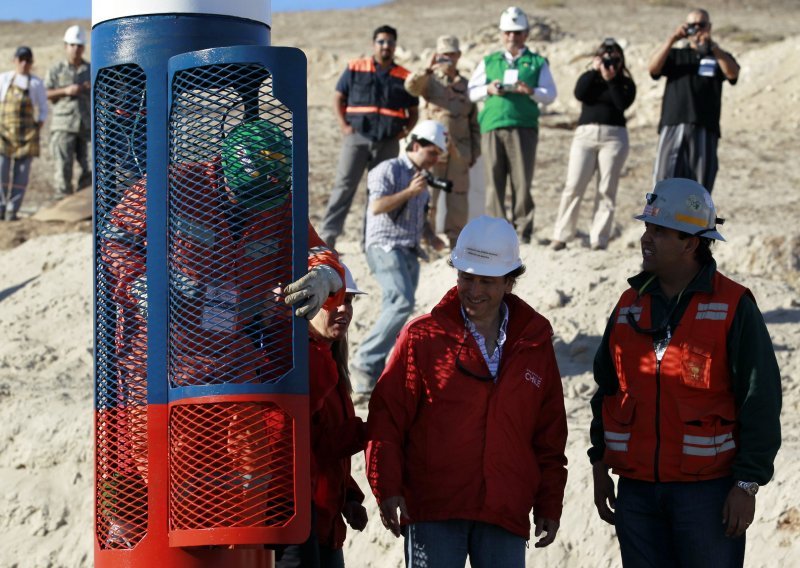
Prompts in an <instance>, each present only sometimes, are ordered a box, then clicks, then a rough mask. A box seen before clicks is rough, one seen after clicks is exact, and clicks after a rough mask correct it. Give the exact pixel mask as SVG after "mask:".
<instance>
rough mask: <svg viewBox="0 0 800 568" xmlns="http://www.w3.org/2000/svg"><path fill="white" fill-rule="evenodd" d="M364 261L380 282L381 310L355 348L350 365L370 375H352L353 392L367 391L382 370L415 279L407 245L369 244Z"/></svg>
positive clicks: (411, 306) (409, 303)
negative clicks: (364, 377)
mask: <svg viewBox="0 0 800 568" xmlns="http://www.w3.org/2000/svg"><path fill="white" fill-rule="evenodd" d="M367 264H369V269H370V272H372V274H373V276H375V279H376V280H377V281H378V284H380V286H381V290H382V294H381V313H380V315H379V316H378V319H377V321H376V322H375V325H373V326H372V329H371V330H370V332H369V334H367V336H366V337H365V338H364V341H363V342H362V343H361V345H360V346H359V348H358V351H357V352H356V354H355V357H354V360H353V366H354V367H355V368H357V369H358V370H360V371H361V372H363V373H364V374H366V375H368V376H369V377H370V384H363V382H364V381H363V380H359V379H360V378H359V373H356V374H355V375H354V377H353V378H354V385H353V388H354V389H355V391H356V392H361V393H365V392H371V391H372V387H373V386H375V381H377V380H378V377H379V376H380V374H381V373H382V372H383V367H384V365H385V364H386V356H387V355H388V354H389V351H390V350H391V349H392V347H394V342H395V339H396V338H397V334H398V333H399V332H400V330H401V329H402V328H403V325H404V324H405V323H406V320H407V319H408V316H410V315H411V312H412V311H413V309H414V293H415V292H416V290H417V284H418V283H419V258H418V257H417V255H416V253H415V252H414V251H413V250H411V249H407V248H394V249H392V250H390V251H389V252H386V251H384V250H383V249H382V248H380V247H378V246H375V245H371V246H369V247H368V248H367Z"/></svg>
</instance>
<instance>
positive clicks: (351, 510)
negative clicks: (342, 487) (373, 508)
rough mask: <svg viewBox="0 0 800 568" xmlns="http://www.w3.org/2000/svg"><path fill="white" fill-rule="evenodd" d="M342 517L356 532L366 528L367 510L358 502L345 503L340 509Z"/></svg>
mask: <svg viewBox="0 0 800 568" xmlns="http://www.w3.org/2000/svg"><path fill="white" fill-rule="evenodd" d="M342 516H343V517H344V520H345V521H347V524H348V525H350V526H351V527H352V528H354V529H355V530H357V531H363V530H364V528H366V526H367V510H366V509H365V508H364V505H362V504H361V503H359V502H358V501H347V502H346V503H345V504H344V507H343V508H342Z"/></svg>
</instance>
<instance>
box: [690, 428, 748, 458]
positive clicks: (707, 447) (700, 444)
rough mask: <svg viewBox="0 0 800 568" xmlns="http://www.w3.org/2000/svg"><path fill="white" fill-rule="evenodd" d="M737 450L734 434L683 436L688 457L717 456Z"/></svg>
mask: <svg viewBox="0 0 800 568" xmlns="http://www.w3.org/2000/svg"><path fill="white" fill-rule="evenodd" d="M735 448H736V442H735V441H734V440H733V434H730V433H729V434H723V435H722V436H689V435H688V434H687V435H684V436H683V453H684V454H686V455H688V456H715V455H717V454H721V453H723V452H729V451H731V450H733V449H735Z"/></svg>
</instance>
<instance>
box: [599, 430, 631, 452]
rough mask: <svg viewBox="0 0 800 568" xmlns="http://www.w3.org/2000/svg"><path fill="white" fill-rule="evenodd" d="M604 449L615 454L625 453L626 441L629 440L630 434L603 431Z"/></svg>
mask: <svg viewBox="0 0 800 568" xmlns="http://www.w3.org/2000/svg"><path fill="white" fill-rule="evenodd" d="M605 439H606V449H608V450H612V451H615V452H627V451H628V440H630V439H631V433H630V432H627V433H625V432H612V431H610V430H605Z"/></svg>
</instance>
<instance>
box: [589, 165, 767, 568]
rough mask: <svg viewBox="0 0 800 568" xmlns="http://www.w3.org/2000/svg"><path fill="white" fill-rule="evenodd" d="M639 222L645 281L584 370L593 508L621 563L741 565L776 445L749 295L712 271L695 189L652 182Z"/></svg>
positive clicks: (760, 335) (758, 319)
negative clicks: (588, 379)
mask: <svg viewBox="0 0 800 568" xmlns="http://www.w3.org/2000/svg"><path fill="white" fill-rule="evenodd" d="M636 219H638V220H640V221H644V223H645V231H644V234H643V235H642V238H641V250H642V268H643V271H642V272H641V273H639V274H638V275H636V276H634V277H633V278H630V279H629V280H628V282H629V284H630V288H629V289H628V290H627V291H626V292H625V293H624V294H623V295H622V297H621V298H620V300H619V302H618V303H617V306H616V307H615V308H614V311H613V312H612V313H611V317H610V319H609V321H608V325H607V326H606V330H605V334H604V335H603V339H602V342H601V344H600V347H599V349H598V350H597V354H596V356H595V361H594V377H595V381H596V382H597V385H598V390H597V392H596V393H595V395H594V396H593V397H592V401H591V407H592V415H593V419H592V424H591V429H590V437H591V443H592V446H591V448H590V449H589V452H588V454H589V458H590V460H591V462H592V464H593V466H592V467H593V477H594V502H595V506H596V507H597V511H598V513H599V515H600V518H601V519H603V520H604V521H606V522H607V523H610V524H613V525H615V528H616V531H617V537H618V539H619V544H620V549H621V552H622V563H623V565H624V566H652V567H664V568H667V567H670V568H671V567H673V566H719V567H726V568H727V567H739V566H742V565H743V563H744V551H745V533H746V531H747V528H748V527H749V526H750V524H751V523H752V522H753V519H754V515H755V506H756V493H757V492H758V488H759V486H761V485H765V484H766V483H767V482H769V480H770V479H771V478H772V474H773V462H774V459H775V455H776V453H777V451H778V448H779V447H780V443H781V429H780V410H781V384H780V371H779V369H778V363H777V361H776V358H775V353H774V350H773V346H772V342H771V340H770V336H769V331H768V330H767V327H766V325H765V324H764V319H763V316H762V315H761V312H760V311H759V309H758V307H757V305H756V302H755V299H754V298H753V295H752V293H751V292H750V291H749V290H748V289H747V288H745V287H744V286H741V285H740V284H737V283H736V282H734V281H733V280H730V279H729V278H727V277H725V276H723V275H722V274H721V273H720V272H719V271H718V270H717V267H716V263H715V261H714V259H713V256H712V254H711V248H710V246H711V243H712V242H713V241H714V240H724V239H723V238H722V235H721V234H720V233H719V232H718V231H717V225H718V224H721V223H722V220H721V219H718V218H717V216H716V210H715V208H714V203H713V202H712V200H711V195H710V194H709V193H708V192H707V191H706V190H705V189H704V188H703V187H702V186H700V185H699V184H698V183H697V182H695V181H694V180H689V179H683V178H672V179H668V180H664V181H660V182H659V183H658V184H656V186H655V188H654V190H653V193H649V194H648V195H647V203H646V205H645V207H644V211H643V212H642V214H641V215H639V216H637V217H636ZM609 468H613V472H614V473H615V474H617V475H619V483H618V485H617V488H616V489H617V494H616V495H615V488H614V482H613V480H612V478H611V476H610V475H609V473H608V470H609Z"/></svg>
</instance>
